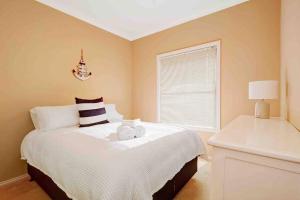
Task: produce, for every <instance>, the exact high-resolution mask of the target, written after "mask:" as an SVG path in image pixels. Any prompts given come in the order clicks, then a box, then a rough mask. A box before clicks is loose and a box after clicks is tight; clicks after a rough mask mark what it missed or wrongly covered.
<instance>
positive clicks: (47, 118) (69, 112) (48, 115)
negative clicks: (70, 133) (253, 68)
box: [30, 105, 79, 130]
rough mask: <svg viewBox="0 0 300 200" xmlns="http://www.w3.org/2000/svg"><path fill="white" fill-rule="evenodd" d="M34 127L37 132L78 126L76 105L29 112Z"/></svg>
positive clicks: (44, 107) (36, 108) (50, 107)
mask: <svg viewBox="0 0 300 200" xmlns="http://www.w3.org/2000/svg"><path fill="white" fill-rule="evenodd" d="M30 114H31V119H32V122H33V124H34V127H35V128H36V129H39V130H52V129H57V128H64V127H70V126H75V125H78V124H79V117H78V110H77V107H76V105H66V106H42V107H35V108H33V109H31V110H30Z"/></svg>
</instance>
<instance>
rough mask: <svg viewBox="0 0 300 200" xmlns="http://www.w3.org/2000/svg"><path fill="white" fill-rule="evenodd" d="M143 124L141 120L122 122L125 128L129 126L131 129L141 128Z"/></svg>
mask: <svg viewBox="0 0 300 200" xmlns="http://www.w3.org/2000/svg"><path fill="white" fill-rule="evenodd" d="M141 124H142V123H141V120H140V119H134V120H123V122H122V125H123V126H129V127H132V128H134V127H137V126H140V125H141Z"/></svg>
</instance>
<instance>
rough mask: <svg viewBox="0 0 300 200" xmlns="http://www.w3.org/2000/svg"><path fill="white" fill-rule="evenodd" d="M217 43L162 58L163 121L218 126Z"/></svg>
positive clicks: (161, 103) (160, 77)
mask: <svg viewBox="0 0 300 200" xmlns="http://www.w3.org/2000/svg"><path fill="white" fill-rule="evenodd" d="M217 50H218V49H217V46H210V47H205V48H200V49H197V50H192V51H187V52H184V53H180V54H175V55H171V56H165V57H161V58H160V59H159V66H160V67H159V111H158V112H159V118H160V122H164V123H174V124H182V125H191V126H197V127H203V128H217V119H216V118H217V113H216V112H217V110H216V103H217V102H216V98H217V97H216V95H217V94H216V84H217V80H216V77H217V76H216V67H217V61H218V60H217V59H218V56H217Z"/></svg>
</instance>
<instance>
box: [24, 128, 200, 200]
mask: <svg viewBox="0 0 300 200" xmlns="http://www.w3.org/2000/svg"><path fill="white" fill-rule="evenodd" d="M119 125H120V123H109V124H104V125H98V126H93V127H87V128H77V127H73V128H64V129H58V130H52V131H46V132H38V131H36V130H35V131H32V132H30V133H29V134H28V135H27V136H26V137H25V138H24V140H23V142H22V145H21V155H22V159H26V160H27V162H28V163H29V164H31V165H32V166H34V167H36V168H38V169H39V170H41V171H42V172H44V173H45V174H46V175H48V176H50V177H51V178H52V180H53V181H54V182H55V183H56V184H57V185H58V186H59V187H60V188H61V189H62V190H64V191H65V192H66V194H67V195H68V196H69V197H70V198H72V199H74V200H76V199H78V200H88V199H91V200H94V199H95V200H96V199H104V200H106V199H107V200H108V199H109V200H127V199H128V200H141V199H143V200H144V199H145V200H146V199H152V194H153V193H155V192H156V191H158V190H159V189H160V188H161V187H162V186H164V184H165V183H166V182H167V181H168V180H170V179H172V178H173V176H174V175H175V174H176V173H177V172H179V171H180V169H181V168H182V167H183V165H184V164H185V163H186V162H188V161H190V160H192V159H193V158H194V157H196V156H197V155H200V154H203V153H204V151H205V149H204V145H203V144H202V143H201V141H200V139H199V137H198V136H197V134H196V133H195V132H193V131H188V130H184V129H182V128H178V127H174V126H167V125H161V124H154V123H143V124H142V125H143V126H144V127H145V128H146V135H145V136H144V137H141V138H136V139H133V140H128V141H118V140H117V137H116V133H115V132H116V129H117V127H118V126H119Z"/></svg>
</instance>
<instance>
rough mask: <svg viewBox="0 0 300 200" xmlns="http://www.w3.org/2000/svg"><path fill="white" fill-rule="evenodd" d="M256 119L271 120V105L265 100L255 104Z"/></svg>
mask: <svg viewBox="0 0 300 200" xmlns="http://www.w3.org/2000/svg"><path fill="white" fill-rule="evenodd" d="M255 117H256V118H261V119H269V118H270V104H268V103H267V102H265V101H264V100H260V101H257V102H256V104H255Z"/></svg>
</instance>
